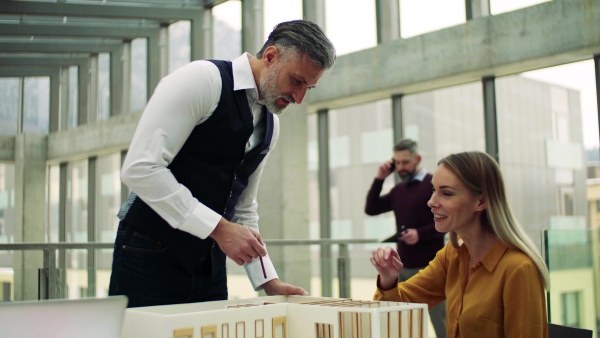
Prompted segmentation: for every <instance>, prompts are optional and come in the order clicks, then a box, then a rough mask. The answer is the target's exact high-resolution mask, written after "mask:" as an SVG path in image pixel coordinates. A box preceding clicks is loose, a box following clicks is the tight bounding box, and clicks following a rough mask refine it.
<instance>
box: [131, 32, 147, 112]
mask: <svg viewBox="0 0 600 338" xmlns="http://www.w3.org/2000/svg"><path fill="white" fill-rule="evenodd" d="M147 44H148V40H146V39H145V38H138V39H134V40H133V41H131V111H133V112H135V111H138V110H142V109H144V106H146V100H147V92H148V82H147V81H148V73H147V68H148V49H147Z"/></svg>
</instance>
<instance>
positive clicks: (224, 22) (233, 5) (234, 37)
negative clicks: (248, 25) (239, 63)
mask: <svg viewBox="0 0 600 338" xmlns="http://www.w3.org/2000/svg"><path fill="white" fill-rule="evenodd" d="M212 16H213V58H215V59H217V60H233V59H235V58H236V57H238V56H240V54H242V53H243V52H249V53H251V54H252V55H254V54H255V53H256V52H258V51H242V2H241V1H227V2H224V3H222V4H220V5H217V6H215V7H213V9H212Z"/></svg>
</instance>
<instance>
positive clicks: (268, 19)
mask: <svg viewBox="0 0 600 338" xmlns="http://www.w3.org/2000/svg"><path fill="white" fill-rule="evenodd" d="M263 9H264V24H265V25H264V33H265V41H267V38H268V37H269V34H270V33H271V31H272V30H273V28H274V27H275V25H277V24H278V23H280V22H284V21H290V20H299V19H302V0H286V1H281V0H263ZM253 53H255V52H254V51H253Z"/></svg>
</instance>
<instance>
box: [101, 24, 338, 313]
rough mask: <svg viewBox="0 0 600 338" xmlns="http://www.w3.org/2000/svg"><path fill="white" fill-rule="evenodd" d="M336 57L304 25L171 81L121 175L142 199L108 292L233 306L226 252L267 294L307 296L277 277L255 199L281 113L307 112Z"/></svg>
mask: <svg viewBox="0 0 600 338" xmlns="http://www.w3.org/2000/svg"><path fill="white" fill-rule="evenodd" d="M335 57H336V56H335V48H334V47H333V44H332V43H331V41H329V39H328V38H327V37H326V36H325V34H324V33H323V31H322V30H321V28H319V26H317V25H316V24H314V23H312V22H309V21H306V20H295V21H289V22H283V23H280V24H278V25H277V26H276V27H275V28H274V30H273V31H272V32H271V34H270V35H269V38H268V40H267V42H266V43H265V44H264V46H263V47H262V49H261V50H260V52H259V53H258V54H257V55H256V57H253V56H251V55H249V54H247V53H244V54H243V55H241V56H240V57H238V58H236V59H235V60H233V61H231V62H230V61H219V60H201V61H194V62H191V63H189V64H187V65H186V66H183V67H181V68H179V69H177V70H176V71H174V72H173V73H171V74H170V75H168V76H166V77H165V78H163V79H162V80H161V82H160V83H159V84H158V86H157V87H156V90H155V91H154V94H153V95H152V97H151V99H150V100H149V102H148V104H147V106H146V108H145V109H144V112H143V114H142V116H141V118H140V121H139V124H138V126H137V129H136V131H135V134H134V136H133V140H132V142H131V145H130V147H129V150H128V152H127V156H126V158H125V161H124V163H123V168H122V171H121V179H122V181H123V183H124V184H126V185H127V186H128V187H129V188H130V189H131V191H132V194H131V195H130V196H129V198H128V199H127V201H126V202H125V203H124V204H123V206H122V207H121V210H120V211H119V215H118V216H119V218H120V219H121V222H120V223H119V228H118V230H117V237H116V240H115V247H114V254H113V265H112V274H111V278H110V287H109V294H110V295H126V296H127V297H128V299H129V303H128V306H129V307H138V306H151V305H165V304H180V303H192V302H203V301H213V300H225V299H227V296H228V294H227V276H226V270H225V258H226V256H227V257H229V258H231V259H232V260H234V261H235V262H236V263H237V264H239V265H244V267H245V269H246V272H247V274H248V277H249V279H250V281H251V283H252V286H253V287H254V289H255V290H257V291H258V290H263V289H264V291H265V292H266V293H267V294H268V295H306V294H307V293H306V291H305V290H304V289H302V288H301V287H297V286H294V285H291V284H287V283H284V282H283V281H281V280H280V279H279V278H278V277H277V273H276V271H275V269H274V267H273V264H272V262H271V260H270V259H269V256H268V254H267V250H266V247H265V246H264V243H263V242H262V238H261V235H260V233H259V228H258V214H257V208H258V205H257V201H256V194H257V190H258V183H259V181H260V177H261V174H262V172H263V168H264V166H265V162H266V159H267V157H268V155H269V153H270V151H271V150H273V148H274V147H275V143H276V141H277V138H278V136H279V120H278V117H277V115H275V114H280V113H282V112H283V111H284V109H285V108H286V107H287V106H288V105H289V104H291V103H298V104H300V103H301V102H302V100H303V99H304V96H305V94H306V91H307V90H308V89H311V88H314V87H315V86H316V85H317V82H318V81H319V79H320V78H321V77H322V76H323V73H324V72H325V71H326V70H327V69H329V68H331V67H332V66H333V64H334V62H335Z"/></svg>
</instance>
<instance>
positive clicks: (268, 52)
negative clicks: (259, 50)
mask: <svg viewBox="0 0 600 338" xmlns="http://www.w3.org/2000/svg"><path fill="white" fill-rule="evenodd" d="M277 58H279V50H278V49H277V47H275V46H269V47H267V48H266V49H265V51H264V52H263V59H264V60H265V62H266V64H267V66H270V65H271V64H272V63H273V62H274V61H276V60H277Z"/></svg>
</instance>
